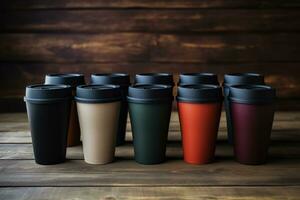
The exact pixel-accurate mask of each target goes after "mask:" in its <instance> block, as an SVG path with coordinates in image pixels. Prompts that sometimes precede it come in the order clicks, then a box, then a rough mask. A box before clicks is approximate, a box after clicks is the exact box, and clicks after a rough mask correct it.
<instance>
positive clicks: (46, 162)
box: [35, 159, 66, 165]
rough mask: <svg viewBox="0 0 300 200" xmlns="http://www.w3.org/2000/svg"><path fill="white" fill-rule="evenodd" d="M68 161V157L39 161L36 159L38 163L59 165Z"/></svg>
mask: <svg viewBox="0 0 300 200" xmlns="http://www.w3.org/2000/svg"><path fill="white" fill-rule="evenodd" d="M65 161H66V159H62V160H56V161H50V162H49V161H37V160H35V163H36V164H39V165H57V164H61V163H64V162H65Z"/></svg>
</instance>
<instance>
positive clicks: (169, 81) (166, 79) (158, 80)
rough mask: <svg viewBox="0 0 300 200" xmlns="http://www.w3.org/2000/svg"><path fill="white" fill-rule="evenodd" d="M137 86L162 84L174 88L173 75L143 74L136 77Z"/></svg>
mask: <svg viewBox="0 0 300 200" xmlns="http://www.w3.org/2000/svg"><path fill="white" fill-rule="evenodd" d="M135 84H136V85H138V84H150V85H153V84H161V85H171V86H174V81H173V75H172V74H169V73H142V74H136V75H135Z"/></svg>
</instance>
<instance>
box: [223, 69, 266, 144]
mask: <svg viewBox="0 0 300 200" xmlns="http://www.w3.org/2000/svg"><path fill="white" fill-rule="evenodd" d="M256 84H265V83H264V76H263V75H261V74H257V73H232V74H225V76H224V83H223V94H224V108H225V113H226V125H227V137H228V142H229V143H230V144H232V143H233V137H234V136H233V127H232V126H233V125H232V116H231V108H230V105H231V104H230V100H229V91H230V87H231V86H235V85H256Z"/></svg>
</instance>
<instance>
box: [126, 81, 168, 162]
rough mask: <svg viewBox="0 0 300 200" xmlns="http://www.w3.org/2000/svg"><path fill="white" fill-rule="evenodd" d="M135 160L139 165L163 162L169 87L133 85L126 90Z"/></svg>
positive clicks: (166, 135) (166, 136) (166, 133)
mask: <svg viewBox="0 0 300 200" xmlns="http://www.w3.org/2000/svg"><path fill="white" fill-rule="evenodd" d="M127 100H128V104H129V115H130V120H131V126H132V134H133V145H134V154H135V160H136V162H138V163H141V164H158V163H161V162H163V161H164V160H165V158H166V143H167V138H168V131H169V123H170V116H171V110H172V101H173V95H172V87H171V86H167V85H142V84H141V85H135V86H131V87H129V90H128V97H127Z"/></svg>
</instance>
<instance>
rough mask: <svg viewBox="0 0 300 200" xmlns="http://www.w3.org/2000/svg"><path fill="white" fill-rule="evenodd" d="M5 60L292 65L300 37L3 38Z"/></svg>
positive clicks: (1, 53)
mask: <svg viewBox="0 0 300 200" xmlns="http://www.w3.org/2000/svg"><path fill="white" fill-rule="evenodd" d="M0 43H1V44H2V45H1V48H0V61H20V62H21V61H26V62H30V61H31V62H63V63H68V62H69V63H70V62H118V61H119V62H143V61H144V62H151V61H152V62H182V64H184V62H200V63H222V62H223V63H224V62H236V63H239V62H244V63H245V62H255V61H257V62H272V61H277V62H279V61H280V62H289V61H300V58H299V56H298V55H299V53H300V48H299V45H300V36H299V34H297V33H276V34H225V35H224V34H209V35H206V34H203V35H176V34H150V33H148V34H146V33H144V34H142V33H112V34H87V35H85V34H71V35H70V34H1V35H0Z"/></svg>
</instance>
